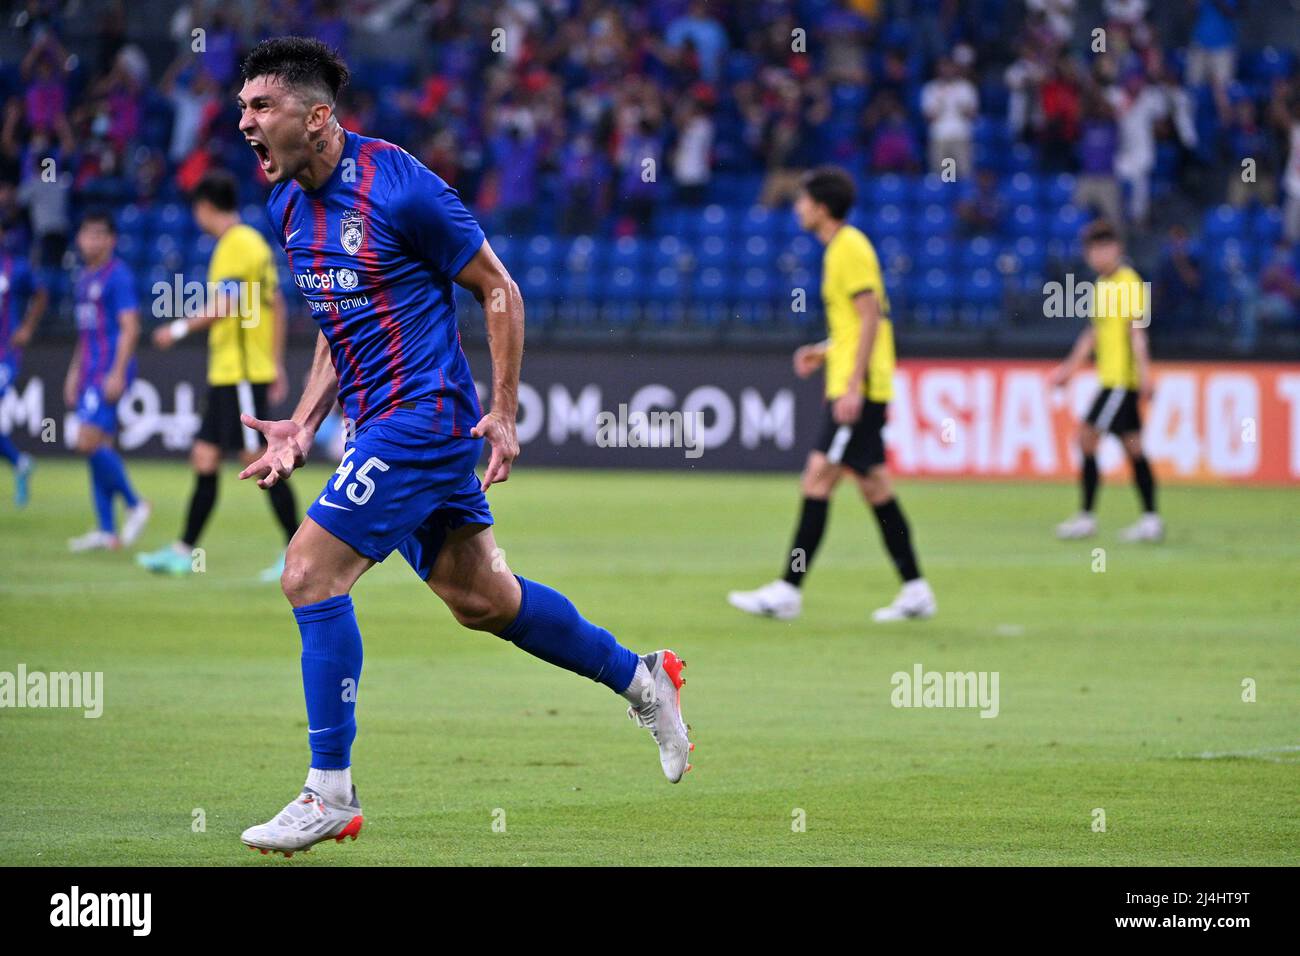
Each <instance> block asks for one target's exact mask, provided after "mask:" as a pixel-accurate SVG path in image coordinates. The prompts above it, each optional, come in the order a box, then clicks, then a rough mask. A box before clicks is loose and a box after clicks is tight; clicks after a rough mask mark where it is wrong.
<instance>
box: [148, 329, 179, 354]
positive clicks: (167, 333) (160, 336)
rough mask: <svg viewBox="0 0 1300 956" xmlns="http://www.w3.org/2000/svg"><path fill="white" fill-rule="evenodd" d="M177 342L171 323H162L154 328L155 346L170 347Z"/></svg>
mask: <svg viewBox="0 0 1300 956" xmlns="http://www.w3.org/2000/svg"><path fill="white" fill-rule="evenodd" d="M175 343H176V339H175V337H174V336H173V335H172V329H171V326H170V325H160V326H158V328H156V329H154V330H153V344H154V347H155V348H160V349H169V348H171V347H172V346H173V345H174V344H175Z"/></svg>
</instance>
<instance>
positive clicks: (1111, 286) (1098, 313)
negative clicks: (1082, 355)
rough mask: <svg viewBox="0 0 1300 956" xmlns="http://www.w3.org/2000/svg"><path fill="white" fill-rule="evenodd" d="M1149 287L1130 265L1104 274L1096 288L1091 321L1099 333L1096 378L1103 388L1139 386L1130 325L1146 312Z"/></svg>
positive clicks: (1098, 280)
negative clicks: (1147, 287)
mask: <svg viewBox="0 0 1300 956" xmlns="http://www.w3.org/2000/svg"><path fill="white" fill-rule="evenodd" d="M1146 308H1147V302H1146V291H1145V288H1144V287H1143V285H1142V279H1141V278H1140V277H1139V276H1138V274H1137V272H1135V271H1134V270H1133V268H1132V267H1131V266H1120V267H1119V268H1118V269H1116V270H1115V271H1114V272H1112V273H1110V275H1105V276H1101V277H1100V278H1098V279H1097V284H1096V286H1095V288H1094V292H1093V303H1092V325H1093V329H1094V330H1095V333H1096V344H1095V345H1094V346H1093V349H1094V351H1095V352H1096V354H1097V380H1098V382H1099V383H1100V384H1101V387H1102V388H1124V389H1136V388H1137V387H1138V374H1137V362H1136V361H1135V360H1134V357H1133V340H1132V339H1131V338H1130V337H1129V328H1130V327H1131V325H1132V323H1133V321H1134V320H1135V319H1141V318H1142V317H1143V316H1145V315H1146Z"/></svg>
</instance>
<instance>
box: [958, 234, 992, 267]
mask: <svg viewBox="0 0 1300 956" xmlns="http://www.w3.org/2000/svg"><path fill="white" fill-rule="evenodd" d="M997 257H998V249H997V246H995V245H994V244H993V240H991V239H989V238H988V237H986V236H976V237H975V238H974V239H971V240H970V241H969V242H967V243H966V245H965V246H964V247H963V248H962V250H961V259H960V261H961V268H962V269H963V270H966V271H972V270H975V269H992V268H993V267H994V265H995V264H996V262H997Z"/></svg>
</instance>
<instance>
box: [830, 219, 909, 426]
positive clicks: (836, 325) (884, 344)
mask: <svg viewBox="0 0 1300 956" xmlns="http://www.w3.org/2000/svg"><path fill="white" fill-rule="evenodd" d="M862 292H874V293H875V295H876V301H877V302H878V303H879V305H880V322H879V324H878V325H877V326H876V338H875V341H874V342H873V343H872V346H871V356H870V358H869V360H868V362H867V380H866V381H865V382H863V385H862V393H863V394H864V395H865V396H866V397H867V398H868V399H870V400H871V401H873V402H887V401H889V400H890V399H891V398H893V396H894V328H893V323H891V322H890V320H889V296H888V294H887V293H886V292H885V280H884V276H882V275H881V272H880V260H879V259H878V258H877V257H876V250H875V248H874V247H873V246H872V245H871V241H870V240H869V239H867V237H866V236H865V235H863V234H862V231H861V230H860V229H857V228H855V227H854V226H850V225H844V226H841V227H840V229H839V230H838V231H837V232H836V233H835V235H834V236H832V237H831V241H830V242H829V243H827V244H826V255H825V258H824V259H823V260H822V304H823V306H824V307H825V309H826V327H827V330H828V332H829V333H830V344H829V345H828V346H827V349H826V397H827V398H828V399H836V398H839V397H840V396H841V395H843V394H844V393H845V392H847V391H848V388H849V379H850V378H851V377H852V375H853V366H854V363H855V362H856V360H857V356H858V343H859V341H860V339H861V335H862V319H861V318H859V316H858V310H857V309H856V308H855V307H854V305H853V299H854V297H855V296H857V295H859V294H860V293H862Z"/></svg>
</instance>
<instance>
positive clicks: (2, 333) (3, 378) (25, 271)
mask: <svg viewBox="0 0 1300 956" xmlns="http://www.w3.org/2000/svg"><path fill="white" fill-rule="evenodd" d="M48 303H49V294H48V293H47V292H46V290H45V287H44V286H42V285H40V284H38V283H37V282H36V280H35V278H34V277H33V275H32V270H31V268H30V267H29V266H28V265H27V260H26V259H24V258H23V257H22V256H16V255H14V254H13V253H11V252H7V251H4V223H3V222H0V397H3V396H4V394H5V392H7V391H8V390H9V388H10V387H11V386H12V385H13V384H14V382H16V381H18V369H19V367H20V365H21V364H22V359H23V352H22V350H23V347H24V346H26V345H27V343H28V342H30V341H31V340H32V335H33V334H34V333H35V332H36V326H37V325H39V324H40V321H41V316H43V315H44V314H45V307H46V305H47V304H48ZM24 304H25V305H26V311H25V312H24V313H23V319H22V322H21V323H18V324H15V320H16V319H17V317H18V315H19V312H20V310H21V309H22V308H23V305H24ZM0 458H3V459H4V460H5V461H7V462H9V464H10V465H12V466H13V469H14V504H15V505H16V506H17V507H19V508H25V507H26V506H27V500H28V496H29V493H30V490H29V485H28V482H29V479H30V478H31V474H32V468H33V464H32V456H31V455H28V454H24V453H23V452H20V451H19V450H18V446H16V445H15V444H14V443H13V441H12V440H11V439H10V438H9V436H8V435H6V434H4V433H3V432H0Z"/></svg>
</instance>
